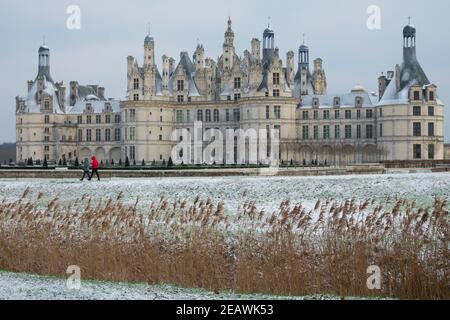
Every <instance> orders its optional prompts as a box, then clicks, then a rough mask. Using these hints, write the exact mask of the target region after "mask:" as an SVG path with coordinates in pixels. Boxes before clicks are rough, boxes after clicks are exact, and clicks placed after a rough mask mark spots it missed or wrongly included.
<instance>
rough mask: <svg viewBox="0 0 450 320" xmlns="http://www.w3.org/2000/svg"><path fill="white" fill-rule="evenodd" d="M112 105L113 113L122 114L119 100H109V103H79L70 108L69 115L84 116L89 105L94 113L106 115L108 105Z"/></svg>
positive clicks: (97, 101)
mask: <svg viewBox="0 0 450 320" xmlns="http://www.w3.org/2000/svg"><path fill="white" fill-rule="evenodd" d="M108 103H109V104H110V105H111V108H112V112H120V101H118V100H108V101H100V100H94V101H79V102H77V103H76V104H75V105H74V106H71V107H69V108H68V110H67V113H70V114H82V113H84V112H85V111H86V106H87V105H88V104H90V105H91V107H92V112H93V113H104V112H105V108H106V105H107V104H108Z"/></svg>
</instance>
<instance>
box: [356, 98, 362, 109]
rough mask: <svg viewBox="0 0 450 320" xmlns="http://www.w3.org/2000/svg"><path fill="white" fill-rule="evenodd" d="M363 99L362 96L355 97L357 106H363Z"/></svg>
mask: <svg viewBox="0 0 450 320" xmlns="http://www.w3.org/2000/svg"><path fill="white" fill-rule="evenodd" d="M362 101H363V99H362V97H356V98H355V107H357V108H361V107H362Z"/></svg>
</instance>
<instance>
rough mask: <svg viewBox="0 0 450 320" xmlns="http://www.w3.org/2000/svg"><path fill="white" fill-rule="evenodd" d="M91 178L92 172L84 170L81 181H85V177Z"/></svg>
mask: <svg viewBox="0 0 450 320" xmlns="http://www.w3.org/2000/svg"><path fill="white" fill-rule="evenodd" d="M86 177H87V178H88V179H89V178H90V177H91V176H90V174H89V171H83V177H82V178H81V181H83V180H84V178H86Z"/></svg>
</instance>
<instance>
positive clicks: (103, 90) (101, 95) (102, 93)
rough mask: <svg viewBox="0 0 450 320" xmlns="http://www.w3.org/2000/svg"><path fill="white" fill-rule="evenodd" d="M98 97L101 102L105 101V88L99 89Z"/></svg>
mask: <svg viewBox="0 0 450 320" xmlns="http://www.w3.org/2000/svg"><path fill="white" fill-rule="evenodd" d="M98 97H99V98H100V100H105V87H98Z"/></svg>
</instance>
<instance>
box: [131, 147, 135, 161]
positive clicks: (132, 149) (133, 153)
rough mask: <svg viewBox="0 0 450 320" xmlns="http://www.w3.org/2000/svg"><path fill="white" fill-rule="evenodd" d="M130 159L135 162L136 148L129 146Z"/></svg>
mask: <svg viewBox="0 0 450 320" xmlns="http://www.w3.org/2000/svg"><path fill="white" fill-rule="evenodd" d="M130 159H131V160H135V159H136V147H135V146H130Z"/></svg>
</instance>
